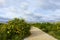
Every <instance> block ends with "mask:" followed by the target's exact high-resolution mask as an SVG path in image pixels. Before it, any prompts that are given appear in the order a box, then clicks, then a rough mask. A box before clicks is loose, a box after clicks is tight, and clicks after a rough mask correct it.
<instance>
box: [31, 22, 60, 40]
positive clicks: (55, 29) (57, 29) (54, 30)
mask: <svg viewBox="0 0 60 40" xmlns="http://www.w3.org/2000/svg"><path fill="white" fill-rule="evenodd" d="M32 25H33V26H35V27H38V28H39V29H41V30H43V31H44V32H46V33H48V34H50V35H52V36H54V37H55V38H57V39H58V40H60V22H56V23H49V22H46V23H33V24H32Z"/></svg>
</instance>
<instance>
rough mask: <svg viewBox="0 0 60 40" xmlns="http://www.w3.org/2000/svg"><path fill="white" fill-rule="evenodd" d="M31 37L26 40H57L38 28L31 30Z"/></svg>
mask: <svg viewBox="0 0 60 40" xmlns="http://www.w3.org/2000/svg"><path fill="white" fill-rule="evenodd" d="M30 31H31V35H30V36H29V37H28V38H25V39H24V40H57V39H55V38H54V37H52V36H50V35H48V34H47V33H45V32H43V31H41V30H40V29H38V28H36V27H32V28H31V30H30Z"/></svg>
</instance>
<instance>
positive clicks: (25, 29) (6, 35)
mask: <svg viewBox="0 0 60 40" xmlns="http://www.w3.org/2000/svg"><path fill="white" fill-rule="evenodd" d="M29 35H30V25H29V24H28V23H26V22H25V21H24V20H23V19H17V18H15V19H14V20H12V21H9V22H8V24H4V25H3V26H2V27H1V29H0V40H23V39H24V38H25V37H27V36H29Z"/></svg>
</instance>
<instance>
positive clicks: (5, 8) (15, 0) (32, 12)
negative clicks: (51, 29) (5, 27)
mask: <svg viewBox="0 0 60 40" xmlns="http://www.w3.org/2000/svg"><path fill="white" fill-rule="evenodd" d="M0 17H4V18H11V19H13V18H15V17H17V18H24V19H26V20H28V21H36V22H39V21H60V0H0Z"/></svg>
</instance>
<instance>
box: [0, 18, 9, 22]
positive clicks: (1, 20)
mask: <svg viewBox="0 0 60 40" xmlns="http://www.w3.org/2000/svg"><path fill="white" fill-rule="evenodd" d="M8 20H10V19H9V18H3V17H0V23H7V22H8Z"/></svg>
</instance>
